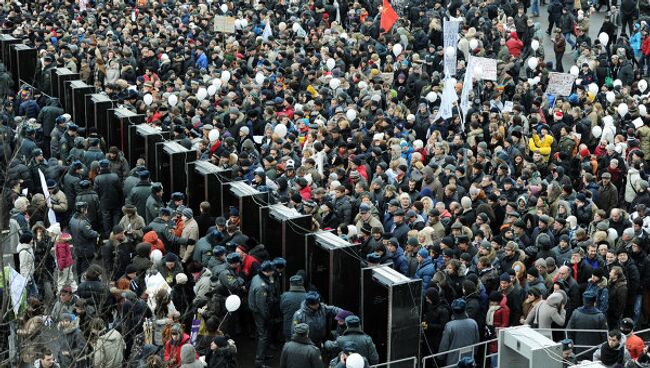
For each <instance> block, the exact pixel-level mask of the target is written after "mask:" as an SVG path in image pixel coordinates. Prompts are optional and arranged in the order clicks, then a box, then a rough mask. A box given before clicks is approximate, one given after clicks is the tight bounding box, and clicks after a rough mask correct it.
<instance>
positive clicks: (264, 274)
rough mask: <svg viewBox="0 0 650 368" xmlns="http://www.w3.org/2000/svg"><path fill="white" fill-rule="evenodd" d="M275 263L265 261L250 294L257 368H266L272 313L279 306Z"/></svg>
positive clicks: (253, 281) (252, 284)
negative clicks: (255, 336)
mask: <svg viewBox="0 0 650 368" xmlns="http://www.w3.org/2000/svg"><path fill="white" fill-rule="evenodd" d="M273 272H274V270H273V263H272V262H270V261H264V262H263V263H262V265H261V266H260V270H259V273H258V274H257V275H255V277H253V280H252V281H251V286H250V291H249V292H248V306H249V308H250V310H251V312H252V313H253V320H254V321H255V328H256V331H257V348H256V350H255V367H257V368H263V367H266V365H265V364H264V363H265V360H266V348H267V344H268V340H269V330H270V327H271V311H272V310H273V309H274V308H275V304H277V298H275V294H274V280H273Z"/></svg>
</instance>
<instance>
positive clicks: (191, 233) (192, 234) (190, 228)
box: [181, 208, 201, 262]
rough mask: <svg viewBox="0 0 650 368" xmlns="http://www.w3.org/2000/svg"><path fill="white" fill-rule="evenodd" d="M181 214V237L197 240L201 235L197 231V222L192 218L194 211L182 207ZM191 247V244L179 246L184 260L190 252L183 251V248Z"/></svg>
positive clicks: (187, 258)
mask: <svg viewBox="0 0 650 368" xmlns="http://www.w3.org/2000/svg"><path fill="white" fill-rule="evenodd" d="M181 213H182V216H183V223H184V225H183V232H182V233H181V238H185V239H192V240H194V241H197V240H199V238H200V237H201V235H200V233H199V224H198V223H197V222H196V220H195V219H194V212H193V211H192V209H191V208H183V211H182V212H181ZM186 249H187V250H189V249H191V246H181V255H182V258H183V260H184V261H185V262H187V260H189V254H188V253H191V252H183V251H184V250H186Z"/></svg>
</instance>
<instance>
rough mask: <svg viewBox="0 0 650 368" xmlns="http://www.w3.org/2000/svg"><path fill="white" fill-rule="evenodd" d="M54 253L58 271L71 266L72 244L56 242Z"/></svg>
mask: <svg viewBox="0 0 650 368" xmlns="http://www.w3.org/2000/svg"><path fill="white" fill-rule="evenodd" d="M54 253H55V254H56V264H57V266H58V268H59V271H63V270H64V269H66V268H68V267H70V266H72V263H73V261H72V244H70V243H61V242H57V243H56V245H55V248H54Z"/></svg>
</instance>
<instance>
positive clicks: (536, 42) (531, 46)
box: [530, 40, 539, 51]
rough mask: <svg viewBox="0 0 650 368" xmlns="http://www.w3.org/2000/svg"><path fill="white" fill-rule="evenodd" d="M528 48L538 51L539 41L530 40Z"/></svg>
mask: <svg viewBox="0 0 650 368" xmlns="http://www.w3.org/2000/svg"><path fill="white" fill-rule="evenodd" d="M530 48H532V49H533V50H534V51H537V49H539V41H537V40H532V41H531V42H530Z"/></svg>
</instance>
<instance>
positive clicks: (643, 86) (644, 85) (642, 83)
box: [638, 79, 648, 93]
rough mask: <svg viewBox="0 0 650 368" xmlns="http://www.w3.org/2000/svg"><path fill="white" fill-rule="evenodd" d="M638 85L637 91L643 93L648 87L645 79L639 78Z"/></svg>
mask: <svg viewBox="0 0 650 368" xmlns="http://www.w3.org/2000/svg"><path fill="white" fill-rule="evenodd" d="M638 86H639V91H641V93H643V92H645V90H646V89H648V82H647V81H646V80H645V79H641V80H640V81H639V84H638Z"/></svg>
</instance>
